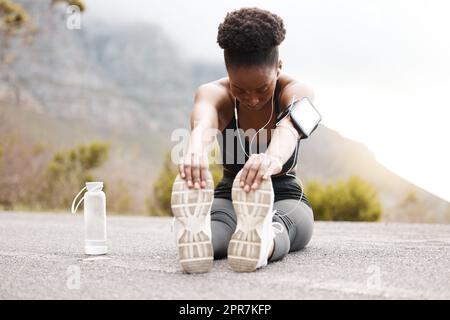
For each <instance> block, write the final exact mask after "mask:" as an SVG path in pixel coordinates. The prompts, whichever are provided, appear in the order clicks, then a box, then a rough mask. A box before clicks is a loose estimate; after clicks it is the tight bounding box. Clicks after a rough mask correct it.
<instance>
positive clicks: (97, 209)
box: [72, 182, 108, 255]
mask: <svg viewBox="0 0 450 320" xmlns="http://www.w3.org/2000/svg"><path fill="white" fill-rule="evenodd" d="M85 189H86V190H87V191H86V193H85V194H84V196H83V197H82V198H81V199H80V201H79V202H78V204H77V205H76V206H75V202H76V200H77V198H78V197H79V196H80V195H81V193H83V191H84V190H85ZM102 189H103V182H86V186H85V187H84V188H83V189H81V191H80V192H78V194H77V196H76V197H75V199H74V200H73V202H72V213H75V212H76V211H77V209H78V206H79V205H80V204H81V202H82V201H83V200H84V252H85V253H86V254H89V255H100V254H106V253H107V252H108V247H107V245H106V195H105V193H104V192H103V191H102Z"/></svg>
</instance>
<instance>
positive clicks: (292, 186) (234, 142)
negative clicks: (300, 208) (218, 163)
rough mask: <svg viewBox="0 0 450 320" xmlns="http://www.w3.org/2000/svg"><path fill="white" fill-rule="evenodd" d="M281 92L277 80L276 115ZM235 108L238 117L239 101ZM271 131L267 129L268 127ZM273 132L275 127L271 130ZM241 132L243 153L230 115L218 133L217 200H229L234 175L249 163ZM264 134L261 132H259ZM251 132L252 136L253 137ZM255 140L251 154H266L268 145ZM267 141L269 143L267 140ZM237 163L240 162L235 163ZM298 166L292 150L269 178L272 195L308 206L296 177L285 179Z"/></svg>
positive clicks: (278, 198)
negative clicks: (219, 170)
mask: <svg viewBox="0 0 450 320" xmlns="http://www.w3.org/2000/svg"><path fill="white" fill-rule="evenodd" d="M280 91H281V85H280V83H279V82H278V81H277V84H276V87H275V97H274V104H275V116H277V115H278V114H279V113H280V107H279V95H280ZM236 108H237V111H238V114H239V101H237V103H236ZM267 129H270V128H267ZM272 129H274V128H272ZM240 131H241V141H242V145H243V146H244V148H245V153H244V152H243V151H242V146H241V143H240V142H239V138H238V132H239V131H237V130H236V117H235V116H234V113H233V118H232V119H231V121H230V122H229V123H228V125H227V126H226V128H225V129H224V130H223V131H222V132H221V137H218V139H217V140H218V142H219V146H220V149H221V152H222V164H223V178H222V180H221V181H220V182H219V184H218V185H217V186H216V188H215V190H214V196H215V197H216V198H225V199H230V200H231V186H232V184H233V180H234V178H235V176H236V174H237V173H238V172H239V171H240V170H241V169H242V168H243V167H244V165H245V162H246V161H247V160H248V158H249V157H248V156H247V155H251V154H250V141H249V140H247V139H245V137H244V136H243V134H242V129H240ZM262 131H263V130H262ZM255 133H256V130H255V132H253V133H252V135H251V137H253V134H255ZM257 140H258V138H255V139H254V140H253V142H252V153H262V152H265V149H266V147H267V145H266V144H265V143H263V144H258V143H256V141H257ZM269 142H270V141H269ZM299 148H300V140H298V141H297V152H298V150H299ZM238 160H239V161H238ZM296 165H297V157H296V156H295V150H294V152H293V153H292V155H291V157H290V158H289V159H288V161H286V163H285V164H284V165H283V168H282V170H281V172H279V173H278V174H276V175H272V176H271V179H272V185H273V188H274V192H275V201H279V200H283V199H297V200H298V199H300V196H302V197H301V199H302V201H304V202H305V203H306V204H307V205H308V206H310V207H311V205H310V204H309V202H308V200H307V198H306V196H305V195H304V194H303V195H302V189H301V188H300V185H299V184H298V182H297V180H296V179H295V177H292V176H287V175H286V173H287V172H288V170H289V169H290V168H291V167H292V169H290V171H289V174H290V175H293V176H296V172H295V168H296Z"/></svg>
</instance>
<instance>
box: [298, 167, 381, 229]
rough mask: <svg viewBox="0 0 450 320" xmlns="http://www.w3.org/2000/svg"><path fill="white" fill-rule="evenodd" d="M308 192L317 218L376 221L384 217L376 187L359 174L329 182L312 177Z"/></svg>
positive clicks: (306, 190)
mask: <svg viewBox="0 0 450 320" xmlns="http://www.w3.org/2000/svg"><path fill="white" fill-rule="evenodd" d="M305 193H306V195H307V197H308V199H309V201H310V203H311V205H312V207H313V210H314V216H315V218H316V219H317V220H334V221H377V220H379V219H380V217H381V211H382V209H381V203H380V201H379V200H378V196H377V192H376V190H375V188H374V187H373V186H372V185H370V184H369V183H368V182H366V181H364V180H363V179H362V178H360V177H358V176H356V175H353V176H351V177H350V178H349V179H348V180H347V181H337V182H336V183H335V184H328V185H322V184H321V183H320V182H318V181H311V182H310V183H308V185H307V186H306V188H305Z"/></svg>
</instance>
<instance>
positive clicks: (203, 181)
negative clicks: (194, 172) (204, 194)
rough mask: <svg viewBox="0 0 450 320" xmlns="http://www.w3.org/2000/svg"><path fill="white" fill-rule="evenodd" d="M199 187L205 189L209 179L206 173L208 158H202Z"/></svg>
mask: <svg viewBox="0 0 450 320" xmlns="http://www.w3.org/2000/svg"><path fill="white" fill-rule="evenodd" d="M200 176H201V177H200V180H201V183H200V187H201V188H205V187H206V180H207V179H208V178H209V172H208V158H207V157H202V162H201V164H200Z"/></svg>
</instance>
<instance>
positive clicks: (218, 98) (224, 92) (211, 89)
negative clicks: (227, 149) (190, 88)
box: [195, 78, 233, 129]
mask: <svg viewBox="0 0 450 320" xmlns="http://www.w3.org/2000/svg"><path fill="white" fill-rule="evenodd" d="M227 81H228V78H221V79H217V80H214V81H211V82H207V83H204V84H202V85H200V86H199V87H198V88H197V92H196V94H195V103H199V104H202V103H204V102H205V103H208V104H209V105H211V106H214V108H215V109H216V110H217V113H218V116H219V128H220V129H221V128H224V127H225V126H226V125H227V124H228V122H229V121H230V119H231V118H232V116H233V108H232V105H233V98H232V96H231V93H230V90H229V85H228V82H227Z"/></svg>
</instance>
